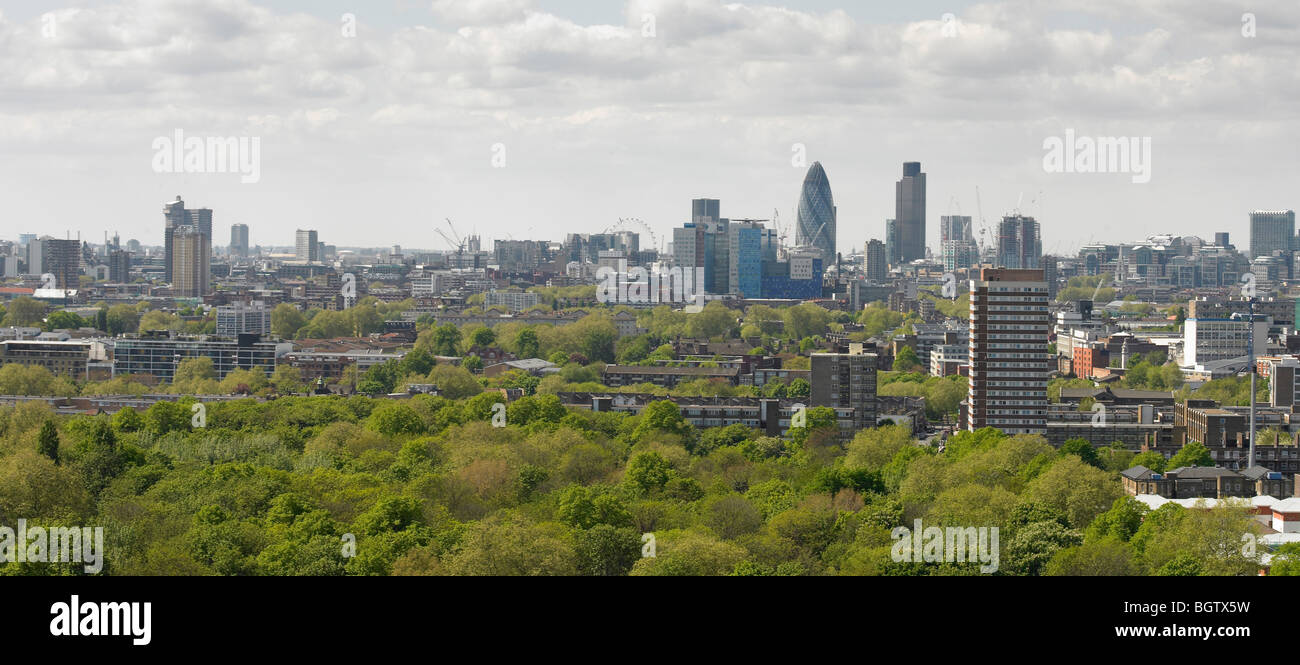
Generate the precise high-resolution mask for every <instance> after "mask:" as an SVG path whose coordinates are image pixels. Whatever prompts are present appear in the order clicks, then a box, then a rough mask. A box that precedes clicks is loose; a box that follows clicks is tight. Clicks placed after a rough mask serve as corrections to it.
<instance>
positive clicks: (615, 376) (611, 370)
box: [605, 365, 740, 388]
mask: <svg viewBox="0 0 1300 665" xmlns="http://www.w3.org/2000/svg"><path fill="white" fill-rule="evenodd" d="M699 379H707V380H710V381H714V380H724V381H727V382H728V383H730V384H731V385H733V386H735V385H740V368H739V367H656V366H649V367H646V366H641V365H606V366H605V385H607V386H610V387H614V388H617V387H619V386H635V385H639V384H642V383H652V384H654V385H656V386H663V387H665V388H672V387H675V386H676V385H677V384H679V383H683V382H686V381H697V380H699Z"/></svg>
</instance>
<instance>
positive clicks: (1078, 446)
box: [1061, 439, 1102, 469]
mask: <svg viewBox="0 0 1300 665" xmlns="http://www.w3.org/2000/svg"><path fill="white" fill-rule="evenodd" d="M1061 455H1074V456H1075V457H1078V458H1079V459H1081V460H1083V461H1084V462H1085V463H1086V464H1089V465H1091V466H1095V467H1097V468H1098V469H1100V468H1102V464H1101V458H1100V457H1098V456H1097V449H1096V448H1094V447H1093V446H1092V444H1091V443H1089V442H1088V441H1087V440H1086V439H1070V440H1069V441H1066V442H1065V443H1064V444H1063V445H1062V446H1061Z"/></svg>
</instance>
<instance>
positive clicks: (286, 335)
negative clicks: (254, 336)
mask: <svg viewBox="0 0 1300 665" xmlns="http://www.w3.org/2000/svg"><path fill="white" fill-rule="evenodd" d="M305 325H307V317H305V316H303V313H302V312H301V311H299V310H298V308H297V307H294V306H293V305H290V304H289V303H280V304H279V305H276V306H275V309H273V310H271V334H272V335H275V336H276V337H279V338H280V339H295V338H297V336H298V331H299V330H301V329H302V327H303V326H305Z"/></svg>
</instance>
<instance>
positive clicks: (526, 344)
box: [515, 328, 542, 358]
mask: <svg viewBox="0 0 1300 665" xmlns="http://www.w3.org/2000/svg"><path fill="white" fill-rule="evenodd" d="M541 353H542V351H541V346H540V344H539V343H538V341H537V331H536V330H533V329H532V328H524V329H523V330H520V331H519V334H518V335H516V336H515V354H516V355H518V356H519V357H520V358H536V357H537V356H539V355H541Z"/></svg>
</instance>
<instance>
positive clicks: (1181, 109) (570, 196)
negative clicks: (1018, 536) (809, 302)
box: [0, 0, 1300, 254]
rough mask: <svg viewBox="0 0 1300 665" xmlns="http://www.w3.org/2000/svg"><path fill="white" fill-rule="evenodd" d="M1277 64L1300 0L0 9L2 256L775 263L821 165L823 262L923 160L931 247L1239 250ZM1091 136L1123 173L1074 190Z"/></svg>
mask: <svg viewBox="0 0 1300 665" xmlns="http://www.w3.org/2000/svg"><path fill="white" fill-rule="evenodd" d="M1297 62H1300V3H1296V2H1294V0H1248V1H1245V2H1235V1H1227V0H1210V1H1208V2H1196V3H1188V2H1184V1H1181V0H1137V1H1135V0H1057V1H1054V2H1040V1H1037V0H1009V1H1004V2H962V1H957V0H951V1H947V2H933V1H929V0H921V1H912V2H882V1H872V2H834V1H831V0H806V1H804V2H784V3H782V2H769V3H723V2H717V1H715V0H629V1H627V2H619V1H617V0H608V1H600V2H597V1H594V0H586V1H580V0H473V1H472V2H470V1H465V0H433V1H423V2H414V1H408V0H398V1H396V2H382V1H378V2H377V1H367V2H359V1H357V0H315V1H311V0H280V1H272V0H261V1H252V0H168V1H161V0H121V1H87V2H82V3H80V4H77V5H69V4H66V3H65V2H45V1H43V0H25V1H23V2H13V1H9V0H0V211H2V212H0V238H3V239H16V238H17V236H18V234H19V233H39V234H50V235H54V236H56V237H64V236H65V235H72V236H75V235H76V234H80V235H81V237H82V238H83V239H88V240H93V241H100V240H101V239H102V238H103V235H104V232H105V231H107V232H109V233H110V234H112V233H118V234H120V235H121V237H122V238H123V240H126V239H132V238H134V239H138V240H140V241H141V242H143V243H145V244H146V245H151V244H161V242H162V229H163V219H162V205H163V203H164V202H166V201H169V200H172V199H173V198H174V197H175V196H176V195H177V194H180V195H181V196H182V197H183V198H184V199H185V200H186V202H187V204H188V205H189V206H190V207H206V208H212V209H213V210H214V222H213V225H214V235H215V236H216V237H215V238H214V245H224V244H226V243H227V242H228V238H229V235H228V234H229V226H230V225H231V224H235V223H243V224H248V225H249V227H250V240H251V242H252V243H253V244H256V245H263V246H288V245H292V244H293V240H294V231H295V229H299V228H303V229H316V230H318V231H319V234H320V238H321V240H322V241H324V242H326V243H329V244H334V245H337V246H367V247H369V246H387V245H394V244H397V245H401V246H403V247H404V248H423V249H446V248H448V243H447V242H446V241H444V240H443V239H442V238H441V237H440V236H439V235H437V234H435V233H434V228H435V227H437V228H441V229H443V230H446V228H447V223H446V221H444V220H446V219H451V220H452V222H453V224H454V226H455V228H456V230H457V231H458V232H459V233H460V234H461V235H469V234H471V233H477V234H479V235H480V236H482V238H483V240H484V247H485V248H490V246H491V242H490V241H491V240H492V239H505V238H514V239H525V238H528V239H551V240H562V239H563V236H564V234H566V233H598V232H601V231H604V230H606V229H608V228H610V227H612V226H615V225H617V224H619V223H620V220H622V219H627V220H640V222H643V223H644V224H645V225H646V226H648V227H649V228H651V229H653V230H654V232H655V233H656V234H657V239H658V244H659V245H660V246H661V248H662V245H664V244H665V243H666V241H667V240H668V239H670V238H671V229H672V228H673V227H677V226H680V225H681V224H682V223H683V222H686V221H688V220H689V215H690V207H689V206H690V200H691V199H692V198H705V197H707V198H717V199H721V201H722V214H723V216H725V217H731V218H759V219H768V218H772V217H773V216H774V215H776V216H779V219H780V220H781V226H782V227H784V228H785V230H786V231H787V232H788V233H789V236H790V240H791V241H793V236H794V231H793V229H794V227H795V223H794V222H795V206H796V205H797V201H798V196H799V187H800V185H801V183H802V181H803V177H804V174H805V171H806V170H807V167H808V166H809V165H811V163H812V162H813V161H820V162H821V163H822V165H823V166H824V167H825V169H826V172H827V175H828V176H829V178H830V182H831V187H832V190H833V192H834V198H835V202H836V205H837V206H838V212H839V220H838V225H839V229H838V239H837V240H838V245H839V249H840V251H842V252H844V253H846V254H847V253H850V252H853V251H861V248H862V244H863V243H864V242H866V241H867V240H868V239H871V238H878V239H881V240H883V239H884V229H885V220H886V219H888V218H891V217H893V216H894V183H895V181H896V180H898V178H899V177H900V176H901V175H902V164H903V162H907V161H918V162H921V164H922V168H923V170H924V171H925V172H926V173H927V180H928V189H929V191H928V215H927V218H928V233H927V244H928V245H929V246H930V247H931V248H934V249H936V250H937V249H938V244H939V238H938V234H939V230H938V229H939V217H940V215H946V214H963V215H971V216H973V217H975V218H976V222H975V226H976V228H977V229H978V228H979V227H980V226H981V222H980V220H981V219H983V220H984V222H983V226H985V227H986V228H988V229H989V230H990V233H992V230H993V229H994V228H995V224H996V221H997V219H998V218H999V217H1000V216H1002V215H1004V214H1008V213H1010V212H1013V211H1016V210H1018V211H1020V212H1021V213H1023V214H1026V215H1033V216H1035V217H1037V218H1038V220H1039V221H1040V222H1041V223H1042V231H1043V236H1044V242H1043V245H1044V250H1045V251H1046V252H1049V253H1056V254H1072V253H1074V252H1075V251H1077V249H1078V248H1079V246H1080V245H1082V244H1085V243H1089V242H1098V241H1109V242H1120V241H1138V240H1141V239H1143V238H1145V237H1147V236H1149V235H1154V234H1163V233H1171V234H1178V235H1199V236H1202V237H1210V238H1212V237H1213V234H1214V233H1215V232H1218V231H1227V232H1230V233H1231V234H1232V240H1233V242H1234V243H1235V244H1236V245H1237V246H1238V247H1244V246H1246V245H1247V244H1248V242H1249V238H1248V233H1249V226H1248V215H1249V212H1250V211H1251V210H1256V209H1274V210H1276V209H1283V210H1285V209H1294V208H1296V207H1297V205H1300V202H1298V201H1297V199H1300V188H1298V187H1297V182H1300V178H1298V176H1300V164H1298V163H1297V148H1300V123H1298V122H1297V119H1298V116H1300V67H1297V65H1296V63H1297ZM177 131H180V132H182V133H183V135H184V136H185V137H191V138H194V137H198V138H199V139H202V140H204V141H206V140H208V139H215V138H227V137H229V138H234V139H237V140H238V139H243V140H244V145H246V146H250V147H251V146H252V145H253V144H256V145H257V146H258V151H257V153H256V157H257V159H256V160H255V162H249V164H256V167H257V168H256V169H242V170H241V169H240V168H237V167H236V165H234V164H229V165H227V167H226V168H225V169H224V172H218V173H202V172H196V169H194V168H188V169H187V168H186V164H185V161H186V160H185V159H184V157H185V155H186V153H185V152H184V151H182V155H181V156H182V159H181V160H179V161H177V160H169V159H165V157H168V156H172V155H174V154H175V152H174V151H173V150H171V149H169V148H168V147H167V141H170V140H172V137H174V136H176V132H177ZM1067 137H1073V139H1074V140H1075V141H1078V140H1080V139H1081V138H1082V139H1087V140H1084V141H1081V142H1079V143H1075V141H1071V143H1072V144H1073V145H1072V146H1070V148H1077V150H1070V149H1069V148H1067V152H1068V153H1069V158H1068V159H1067V161H1069V166H1070V168H1066V167H1063V166H1062V167H1060V168H1058V165H1060V164H1061V160H1059V159H1058V160H1056V161H1052V160H1051V159H1048V157H1049V153H1051V151H1052V147H1051V146H1052V145H1054V143H1053V142H1054V141H1055V142H1057V144H1058V145H1063V144H1064V142H1065V140H1066V138H1067ZM1092 139H1099V140H1101V141H1099V142H1100V143H1103V144H1107V145H1114V144H1112V143H1110V141H1111V140H1112V139H1114V140H1121V139H1122V140H1123V141H1124V144H1125V145H1131V146H1133V148H1134V149H1133V152H1132V157H1133V158H1134V159H1132V160H1131V161H1130V162H1129V163H1127V164H1126V163H1124V162H1123V161H1116V162H1115V163H1114V164H1111V163H1109V162H1108V161H1107V160H1106V159H1104V158H1103V159H1101V160H1100V163H1101V164H1103V165H1104V168H1101V169H1099V170H1100V171H1102V172H1087V171H1089V169H1088V168H1087V162H1080V161H1077V160H1079V159H1080V157H1079V156H1078V155H1077V154H1076V153H1087V154H1088V155H1093V154H1094V153H1093V152H1092V151H1090V150H1088V148H1089V141H1091V140H1092ZM191 152H192V151H191ZM191 156H192V155H191ZM243 156H244V157H245V158H246V159H251V158H252V156H253V155H252V153H251V152H246V153H245V154H244V155H243ZM1103 157H1104V156H1103ZM1139 158H1140V159H1139ZM1085 159H1086V157H1085ZM168 162H171V163H168ZM192 166H193V164H191V167H192ZM1075 167H1078V168H1075ZM254 175H255V176H256V177H254ZM977 192H978V195H977ZM628 224H629V225H631V226H634V227H636V228H640V224H639V223H636V222H628ZM634 230H635V229H634ZM642 242H643V244H648V243H649V242H650V241H648V240H647V239H645V238H643V240H642Z"/></svg>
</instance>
